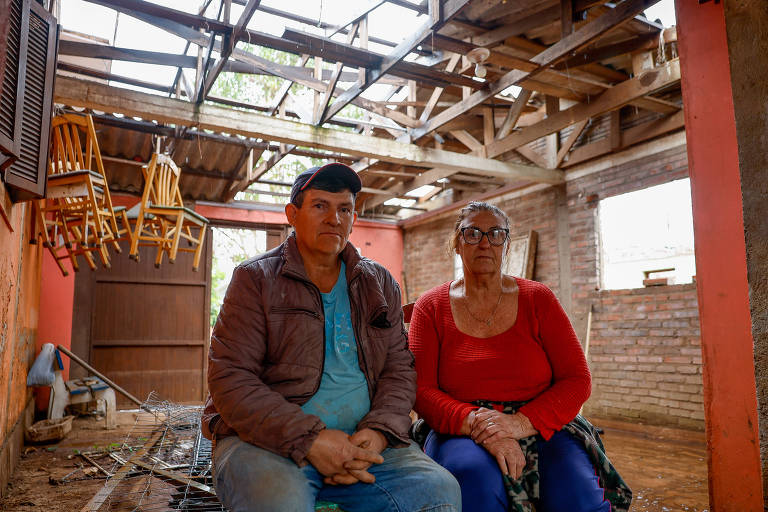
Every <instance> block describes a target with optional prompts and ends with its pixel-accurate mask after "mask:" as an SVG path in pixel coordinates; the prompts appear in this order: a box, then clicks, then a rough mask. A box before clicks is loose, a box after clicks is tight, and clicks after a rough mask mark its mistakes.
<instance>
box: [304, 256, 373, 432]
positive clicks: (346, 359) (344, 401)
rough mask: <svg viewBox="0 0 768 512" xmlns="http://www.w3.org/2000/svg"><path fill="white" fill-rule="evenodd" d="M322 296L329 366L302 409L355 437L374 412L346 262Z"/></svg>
mask: <svg viewBox="0 0 768 512" xmlns="http://www.w3.org/2000/svg"><path fill="white" fill-rule="evenodd" d="M320 295H321V296H322V298H323V313H324V315H325V366H323V376H322V379H321V381H320V388H319V389H318V390H317V393H315V395H314V396H313V397H312V398H310V399H309V401H308V402H307V403H305V404H304V405H302V406H301V408H302V409H303V410H304V412H306V413H307V414H314V415H315V416H319V417H320V419H321V420H323V423H325V424H326V426H327V427H328V428H332V429H338V430H343V431H344V432H347V433H348V434H352V433H354V431H355V429H356V427H357V424H358V423H359V422H360V420H361V419H362V418H363V416H365V415H366V414H368V411H370V409H371V400H370V398H369V396H368V384H367V383H366V380H365V376H364V375H363V372H362V371H361V370H360V365H359V364H358V359H357V343H356V342H355V332H354V330H353V328H352V312H351V311H350V308H349V293H348V291H347V278H346V266H345V265H344V262H342V263H341V270H340V272H339V278H338V280H337V281H336V284H335V285H334V286H333V289H332V290H331V291H330V292H328V293H321V294H320Z"/></svg>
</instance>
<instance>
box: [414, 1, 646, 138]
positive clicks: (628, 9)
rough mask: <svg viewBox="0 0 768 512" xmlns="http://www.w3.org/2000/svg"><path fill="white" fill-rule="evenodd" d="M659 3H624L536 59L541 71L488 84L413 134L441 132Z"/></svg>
mask: <svg viewBox="0 0 768 512" xmlns="http://www.w3.org/2000/svg"><path fill="white" fill-rule="evenodd" d="M657 1H658V0H624V2H622V3H620V4H618V5H617V6H616V7H615V8H613V9H611V10H610V11H609V12H608V13H606V14H604V15H602V16H600V17H599V18H597V19H595V20H593V21H591V22H589V23H587V24H585V25H584V26H583V27H581V28H580V29H579V30H577V31H576V32H574V33H573V34H571V35H570V36H568V37H564V38H563V39H561V40H560V41H559V42H557V43H555V44H553V45H552V46H550V47H549V48H547V49H546V50H544V51H542V52H541V53H539V54H538V55H536V56H535V57H533V58H532V59H531V62H533V63H534V64H536V65H537V66H538V68H536V69H535V70H533V71H520V70H512V71H510V72H509V73H507V74H505V75H504V76H502V77H501V78H499V79H498V80H496V81H494V82H491V83H486V87H485V88H484V89H482V90H480V91H477V92H475V93H473V94H472V95H471V96H470V97H468V98H466V99H464V100H462V101H461V102H459V103H457V104H455V105H454V106H453V107H450V108H448V109H446V110H444V111H443V112H441V113H440V114H438V115H437V116H435V117H434V118H432V119H430V120H429V121H427V123H426V124H424V125H423V126H422V127H421V128H417V129H416V130H414V131H413V133H412V136H413V138H414V140H416V139H418V138H420V137H423V136H424V135H426V134H427V133H429V132H431V131H432V130H435V129H437V128H439V127H440V126H442V125H444V124H445V123H447V122H448V121H450V120H452V119H454V118H456V117H458V116H459V115H461V114H464V113H465V112H467V111H468V110H470V109H472V108H474V107H476V106H478V105H479V104H481V103H482V102H483V101H485V100H487V99H488V98H490V97H492V96H494V95H496V94H498V93H499V92H501V91H503V90H504V89H506V88H507V87H510V86H512V85H519V84H520V83H521V82H523V81H524V80H526V79H528V78H531V77H532V76H534V75H535V74H536V73H538V72H541V71H542V70H544V69H545V68H546V67H550V66H552V65H554V64H556V63H557V62H558V61H559V60H561V59H562V58H564V57H566V56H568V55H570V54H571V53H573V52H574V51H577V50H579V49H580V48H583V47H584V46H586V45H588V44H589V43H591V42H592V41H593V40H595V39H597V38H598V37H601V36H602V35H604V34H605V33H607V32H608V31H610V30H612V29H614V28H616V27H617V26H618V25H620V24H621V23H623V22H625V21H627V20H629V19H631V18H632V17H633V16H634V15H636V14H637V13H639V12H641V11H642V10H644V9H646V8H647V7H648V6H650V5H653V4H654V3H656V2H657Z"/></svg>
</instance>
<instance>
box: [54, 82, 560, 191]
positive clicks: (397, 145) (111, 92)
mask: <svg viewBox="0 0 768 512" xmlns="http://www.w3.org/2000/svg"><path fill="white" fill-rule="evenodd" d="M55 101H56V102H59V103H63V104H66V105H72V106H82V107H87V108H93V109H97V110H101V111H106V112H118V113H121V114H124V115H127V116H136V117H141V118H144V119H154V120H157V121H161V122H166V123H173V124H177V125H185V126H189V125H193V126H196V127H197V128H198V129H208V130H213V131H217V132H225V133H235V134H240V135H244V136H247V137H255V138H268V139H270V140H275V141H279V142H284V143H288V144H299V145H302V146H306V147H314V148H321V149H326V150H332V151H340V152H343V153H347V154H350V155H358V156H367V157H373V158H378V159H380V160H384V161H389V162H394V163H402V164H408V165H416V166H423V167H443V168H447V169H453V170H456V172H470V173H472V174H479V175H483V176H493V177H498V178H503V179H525V180H530V181H534V182H541V183H553V184H555V183H562V182H563V181H564V177H563V173H562V171H558V170H553V169H541V168H537V167H533V166H527V165H519V164H514V163H508V162H500V161H498V160H492V159H488V158H480V157H477V156H472V155H465V154H460V153H454V152H450V151H441V150H436V149H430V148H423V147H420V146H417V145H414V144H405V143H402V142H397V141H393V140H386V139H381V138H377V137H369V136H365V135H360V134H356V133H350V132H341V131H338V130H332V129H329V128H322V127H316V126H312V125H307V124H303V123H297V122H294V121H288V120H285V119H279V118H275V117H267V116H264V115H260V114H255V113H251V112H244V111H236V110H232V109H227V108H222V107H216V106H213V105H207V104H202V105H192V104H190V103H188V102H184V101H181V100H176V99H172V98H165V97H162V96H156V95H152V94H146V93H141V92H137V91H130V90H125V89H118V88H115V87H110V86H108V85H104V84H99V83H94V82H91V81H87V80H79V79H76V78H69V77H63V76H62V77H59V78H58V79H57V82H56V90H55Z"/></svg>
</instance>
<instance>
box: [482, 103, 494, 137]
mask: <svg viewBox="0 0 768 512" xmlns="http://www.w3.org/2000/svg"><path fill="white" fill-rule="evenodd" d="M495 132H496V126H495V125H494V121H493V109H492V108H491V107H483V144H490V143H491V142H493V139H494V137H495V135H496V133H495Z"/></svg>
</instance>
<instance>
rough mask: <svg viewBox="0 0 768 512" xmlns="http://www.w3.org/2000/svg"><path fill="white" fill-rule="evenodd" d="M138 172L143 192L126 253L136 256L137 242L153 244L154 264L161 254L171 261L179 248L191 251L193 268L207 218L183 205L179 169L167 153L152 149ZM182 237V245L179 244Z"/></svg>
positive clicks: (156, 264)
mask: <svg viewBox="0 0 768 512" xmlns="http://www.w3.org/2000/svg"><path fill="white" fill-rule="evenodd" d="M142 172H143V173H144V193H143V194H142V196H141V202H140V203H139V204H138V212H137V213H136V215H135V226H134V228H133V236H132V241H131V251H130V257H131V258H133V259H135V260H136V261H138V260H139V246H142V245H144V246H146V245H149V246H153V245H154V246H157V256H156V258H155V266H156V267H159V266H160V264H161V263H162V260H163V255H164V254H167V255H168V261H169V262H170V263H175V261H176V256H177V255H178V253H179V252H180V251H181V252H192V253H194V258H193V262H192V269H193V270H195V271H197V269H198V266H199V265H200V254H201V252H202V248H203V243H204V240H205V230H206V227H207V226H208V219H206V218H205V217H203V216H202V215H199V214H197V213H195V212H194V211H193V210H191V209H190V208H187V207H185V206H184V203H183V201H182V198H181V190H180V188H179V178H180V176H181V171H180V170H179V168H178V166H177V165H176V163H174V161H173V160H172V159H171V157H169V156H168V155H163V154H159V153H154V154H153V155H152V159H151V160H150V162H149V164H148V165H147V166H144V167H142ZM134 208H135V207H134ZM132 210H133V208H132ZM132 217H133V215H132ZM182 239H183V240H185V241H186V242H187V244H186V246H180V242H181V240H182Z"/></svg>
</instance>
